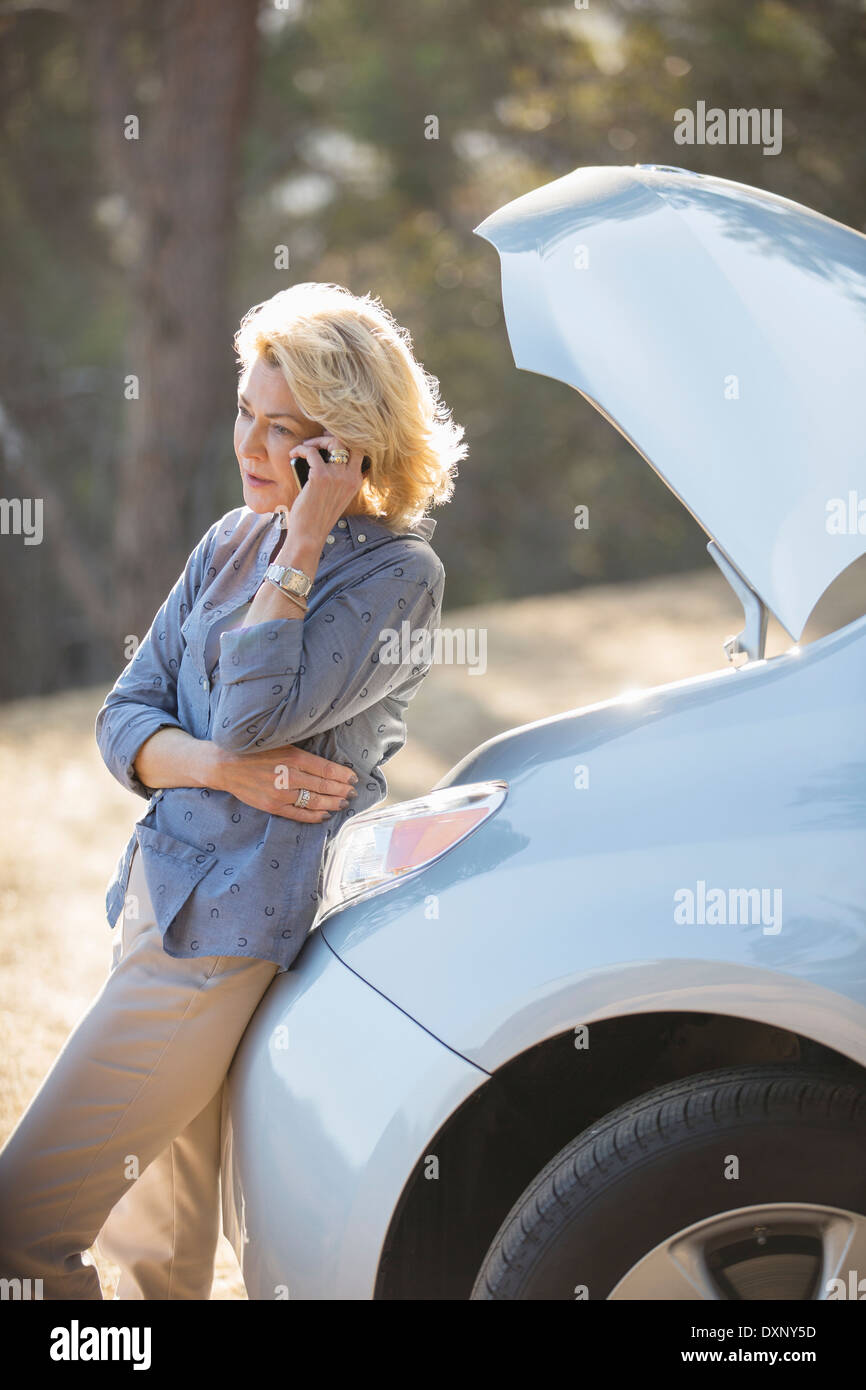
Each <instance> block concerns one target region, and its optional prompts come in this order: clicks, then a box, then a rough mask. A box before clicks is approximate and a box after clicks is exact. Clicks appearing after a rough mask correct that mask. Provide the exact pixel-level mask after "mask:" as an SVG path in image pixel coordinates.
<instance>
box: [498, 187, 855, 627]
mask: <svg viewBox="0 0 866 1390" xmlns="http://www.w3.org/2000/svg"><path fill="white" fill-rule="evenodd" d="M475 231H476V232H477V233H478V235H479V236H482V237H484V238H485V239H486V240H487V241H489V242H491V243H492V244H493V246H495V247H496V249H497V251H498V252H499V256H500V259H501V264H502V296H503V304H504V309H505V319H506V325H507V328H508V336H509V341H510V343H511V349H512V352H513V354H514V361H515V363H516V365H517V366H518V367H522V368H524V369H525V370H527V371H532V372H538V373H540V374H541V375H543V376H550V377H554V378H555V379H557V380H559V381H563V382H566V383H567V384H568V385H570V386H573V387H575V388H576V389H577V390H578V391H579V392H580V393H581V395H583V396H585V397H586V398H587V400H589V401H590V402H591V403H592V405H594V406H595V407H596V408H597V409H598V410H599V411H601V413H602V414H603V415H604V416H605V417H606V418H607V419H608V420H610V422H611V423H612V424H613V425H615V426H616V428H617V429H618V430H620V432H621V433H622V434H624V435H625V437H626V438H627V439H628V440H629V441H630V443H632V444H633V445H634V447H635V448H636V449H637V451H638V452H639V453H640V454H641V455H642V456H643V457H644V458H645V459H646V461H647V463H649V464H650V465H651V466H652V467H653V468H654V469H655V470H656V472H657V473H658V474H659V475H660V476H661V477H662V478H663V479H664V481H665V482H666V483H667V484H668V486H669V487H670V488H671V489H672V491H673V492H675V493H676V495H677V497H679V499H680V501H681V502H682V503H683V504H684V505H685V506H686V507H687V508H688V509H689V511H690V512H691V513H692V514H693V515H694V517H695V518H696V519H697V521H699V522H700V524H701V526H702V527H703V528H704V530H705V531H706V532H707V534H708V535H709V536H710V537H711V538H712V539H713V540H714V541H715V542H716V544H717V546H718V547H720V549H721V550H722V551H723V552H724V555H725V556H726V557H727V559H728V560H729V561H730V562H731V564H732V565H733V566H734V567H735V569H736V570H738V571H739V573H740V575H741V576H742V578H743V579H745V581H746V583H747V584H748V585H749V586H750V587H751V588H752V589H753V590H754V591H755V593H756V594H757V595H758V596H759V598H760V599H761V600H762V601H763V603H764V604H765V606H766V608H767V609H769V611H770V612H772V613H774V614H775V616H776V617H777V618H778V619H779V621H780V622H781V624H782V626H783V627H784V628H786V629H787V631H788V632H789V633H790V634H791V636H792V637H793V638H795V639H797V638H799V636H800V634H801V633H802V630H803V628H804V627H805V624H806V620H807V618H808V616H809V614H810V612H811V611H812V609H813V607H814V606H815V604H816V603H817V601H818V599H819V598H820V597H821V594H822V593H823V592H824V590H825V589H826V588H827V586H828V585H829V584H830V583H832V581H833V580H834V579H835V578H836V576H837V575H839V574H841V572H842V571H843V570H844V569H846V568H847V566H848V565H849V564H851V562H852V561H853V560H855V559H857V557H858V556H859V555H862V554H863V553H866V514H864V516H863V519H862V525H863V528H864V530H863V532H862V533H861V532H860V531H859V529H858V526H857V516H858V511H857V506H858V502H859V500H863V503H864V506H863V511H864V513H866V237H864V236H862V235H861V234H860V233H859V232H855V231H852V230H851V228H849V227H845V226H843V225H842V224H841V223H839V222H834V221H832V220H831V219H830V218H827V217H823V216H822V215H821V214H820V213H817V212H813V211H812V210H811V209H809V208H806V207H803V206H801V205H800V204H799V203H793V202H790V201H788V200H787V199H785V198H779V197H776V196H774V195H773V194H770V193H763V192H761V191H760V190H759V189H755V188H749V187H747V186H746V185H745V184H739V183H731V182H729V181H728V180H726V179H718V178H711V177H708V176H707V175H702V174H693V173H690V172H688V171H687V170H682V169H671V168H667V167H663V166H658V165H636V166H634V167H611V168H608V167H601V168H585V169H576V170H575V171H574V172H573V173H571V174H567V175H566V176H565V177H564V178H560V179H555V180H554V181H553V182H552V183H548V184H545V185H544V186H543V187H541V188H537V189H535V190H534V191H533V192H531V193H527V194H525V195H524V196H523V197H521V198H516V199H515V200H514V201H513V202H510V203H507V204H506V205H505V206H504V207H502V208H500V209H499V211H498V212H495V213H493V214H492V215H491V216H490V217H488V218H486V219H485V220H484V221H483V222H482V223H481V224H480V225H479V226H478V227H476V228H475ZM852 523H853V524H852Z"/></svg>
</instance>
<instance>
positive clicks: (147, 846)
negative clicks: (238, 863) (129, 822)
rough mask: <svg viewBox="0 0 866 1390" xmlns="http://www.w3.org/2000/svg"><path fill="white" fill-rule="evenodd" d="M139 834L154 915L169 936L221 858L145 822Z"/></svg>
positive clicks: (137, 824) (139, 827)
mask: <svg viewBox="0 0 866 1390" xmlns="http://www.w3.org/2000/svg"><path fill="white" fill-rule="evenodd" d="M135 833H136V835H137V837H138V844H139V848H140V850H141V857H142V865H143V868H144V877H145V880H146V882H147V888H148V892H149V893H150V900H151V903H152V905H153V915H154V917H155V918H156V921H157V924H158V926H159V929H160V931H161V932H163V933H165V932H166V931H167V930H168V928H169V927H170V926H171V924H172V922H173V921H174V919H175V917H176V916H177V914H178V913H179V912H180V909H181V908H182V907H183V905H184V903H185V902H186V900H187V898H188V897H189V895H190V893H191V892H192V891H193V889H194V888H195V887H196V886H197V884H199V883H200V882H201V880H202V879H203V878H204V876H205V874H207V873H209V872H210V870H211V869H212V868H213V866H214V864H215V863H216V862H217V856H216V855H215V854H208V853H206V852H205V851H204V850H201V849H198V848H197V847H196V846H195V845H190V844H187V843H186V841H185V840H178V839H176V838H175V836H174V835H166V833H165V832H164V831H162V830H154V829H152V827H151V826H149V825H143V824H142V822H141V821H137V822H136V825H135Z"/></svg>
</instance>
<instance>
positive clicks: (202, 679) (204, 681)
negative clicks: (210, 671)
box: [200, 676, 209, 690]
mask: <svg viewBox="0 0 866 1390" xmlns="http://www.w3.org/2000/svg"><path fill="white" fill-rule="evenodd" d="M200 684H201V685H203V686H204V688H205V690H207V688H208V685H209V681H208V678H207V676H202V678H201V682H200Z"/></svg>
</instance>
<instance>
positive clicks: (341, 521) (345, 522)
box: [337, 516, 349, 527]
mask: <svg viewBox="0 0 866 1390" xmlns="http://www.w3.org/2000/svg"><path fill="white" fill-rule="evenodd" d="M348 524H349V523H348V521H347V520H346V518H345V517H344V516H341V517H340V520H339V521H338V522H337V525H338V526H343V527H346V526H348Z"/></svg>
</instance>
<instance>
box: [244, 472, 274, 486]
mask: <svg viewBox="0 0 866 1390" xmlns="http://www.w3.org/2000/svg"><path fill="white" fill-rule="evenodd" d="M244 482H245V483H249V485H250V487H270V486H271V479H270V478H258V477H256V474H255V473H249V472H248V471H247V470H246V468H245V469H244Z"/></svg>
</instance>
